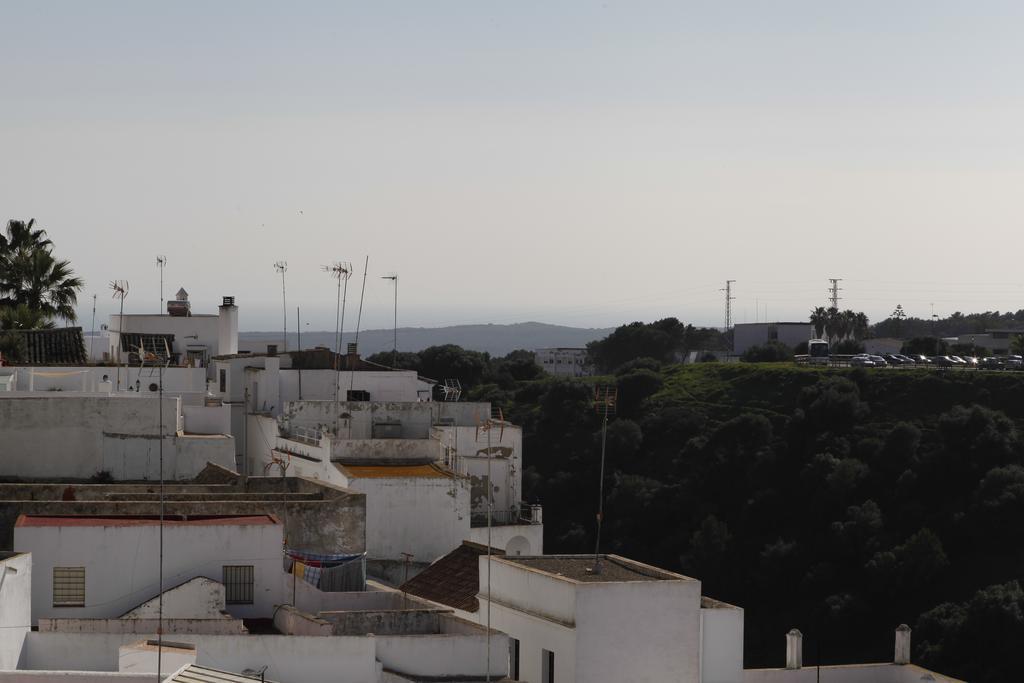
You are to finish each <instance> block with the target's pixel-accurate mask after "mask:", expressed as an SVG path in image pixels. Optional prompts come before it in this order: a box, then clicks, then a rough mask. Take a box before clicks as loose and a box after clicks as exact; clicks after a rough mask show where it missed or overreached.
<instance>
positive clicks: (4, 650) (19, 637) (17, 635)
mask: <svg viewBox="0 0 1024 683" xmlns="http://www.w3.org/2000/svg"><path fill="white" fill-rule="evenodd" d="M5 554H6V553H5ZM0 558H2V559H0V671H2V670H4V669H16V668H17V667H18V660H19V659H20V657H21V650H22V644H23V643H24V641H25V636H27V635H28V633H29V632H30V631H31V630H32V628H31V623H32V556H31V555H30V554H28V553H20V554H17V555H10V556H8V557H3V556H0Z"/></svg>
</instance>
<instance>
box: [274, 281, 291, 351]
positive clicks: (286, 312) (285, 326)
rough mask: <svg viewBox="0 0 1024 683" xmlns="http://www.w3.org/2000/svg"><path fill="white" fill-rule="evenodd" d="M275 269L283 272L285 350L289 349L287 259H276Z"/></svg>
mask: <svg viewBox="0 0 1024 683" xmlns="http://www.w3.org/2000/svg"><path fill="white" fill-rule="evenodd" d="M274 270H275V271H277V272H278V273H281V311H282V313H283V315H282V319H283V320H284V350H285V352H287V351H288V299H287V297H286V296H285V291H284V274H285V273H286V272H287V271H288V262H287V261H274Z"/></svg>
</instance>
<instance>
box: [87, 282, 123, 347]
mask: <svg viewBox="0 0 1024 683" xmlns="http://www.w3.org/2000/svg"><path fill="white" fill-rule="evenodd" d="M118 324H119V325H120V322H118ZM95 341H96V295H95V294H93V295H92V327H91V329H90V331H89V362H90V363H91V362H92V359H93V355H92V345H93V342H95Z"/></svg>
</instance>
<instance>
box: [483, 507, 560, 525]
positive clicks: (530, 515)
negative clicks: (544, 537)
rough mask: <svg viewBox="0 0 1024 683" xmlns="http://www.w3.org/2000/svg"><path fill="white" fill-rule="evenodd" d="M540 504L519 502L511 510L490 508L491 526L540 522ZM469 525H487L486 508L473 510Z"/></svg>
mask: <svg viewBox="0 0 1024 683" xmlns="http://www.w3.org/2000/svg"><path fill="white" fill-rule="evenodd" d="M541 520H542V517H541V506H540V505H525V504H521V505H519V506H517V507H515V508H512V509H511V510H497V509H495V510H491V526H512V525H517V524H541ZM469 523H470V526H471V527H474V528H479V527H485V526H487V510H475V511H473V513H471V514H470V516H469Z"/></svg>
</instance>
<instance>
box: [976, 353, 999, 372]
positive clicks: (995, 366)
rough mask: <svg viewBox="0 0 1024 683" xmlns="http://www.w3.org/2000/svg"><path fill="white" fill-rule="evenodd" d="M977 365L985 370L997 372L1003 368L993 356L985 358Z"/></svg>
mask: <svg viewBox="0 0 1024 683" xmlns="http://www.w3.org/2000/svg"><path fill="white" fill-rule="evenodd" d="M978 365H979V366H980V367H982V368H984V369H985V370H999V369H1000V368H1002V367H1003V362H1002V361H1001V360H999V359H998V358H996V357H995V356H986V357H984V358H982V359H981V360H980V361H979V362H978Z"/></svg>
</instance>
